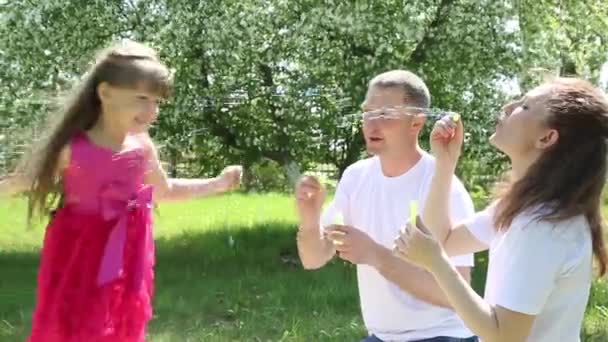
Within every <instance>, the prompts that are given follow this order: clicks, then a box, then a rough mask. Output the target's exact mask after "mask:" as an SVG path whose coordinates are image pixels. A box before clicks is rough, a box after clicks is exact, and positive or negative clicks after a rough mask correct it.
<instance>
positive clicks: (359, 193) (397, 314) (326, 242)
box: [296, 70, 477, 342]
mask: <svg viewBox="0 0 608 342" xmlns="http://www.w3.org/2000/svg"><path fill="white" fill-rule="evenodd" d="M429 106H430V95H429V91H428V89H427V87H426V85H425V84H424V82H423V81H422V80H421V79H420V78H419V77H418V76H416V75H414V74H413V73H411V72H408V71H403V70H394V71H389V72H386V73H383V74H381V75H378V76H376V77H375V78H374V79H373V80H372V81H371V82H370V84H369V88H368V92H367V96H366V99H365V102H364V103H363V112H364V113H363V135H364V137H365V142H366V147H367V150H368V152H369V153H370V154H372V155H374V156H373V157H371V158H368V159H364V160H360V161H358V162H356V163H354V164H353V165H351V166H349V167H348V168H347V169H346V170H345V172H344V174H343V175H342V178H341V180H340V182H339V184H338V187H337V189H336V194H335V198H334V200H333V202H332V203H331V204H330V206H329V207H328V209H327V210H326V211H325V213H324V214H323V215H321V207H322V204H323V200H324V198H325V191H324V189H323V187H322V186H321V185H320V183H319V182H318V181H317V180H316V179H315V178H314V177H304V178H302V179H301V180H300V181H299V182H298V185H297V186H296V204H297V208H298V215H299V218H300V227H299V231H298V250H299V254H300V259H301V260H302V264H303V265H304V267H305V268H306V269H317V268H320V267H322V266H323V265H325V264H326V263H327V262H328V261H329V260H331V258H332V257H333V256H334V255H335V254H336V253H337V254H338V256H339V257H340V258H342V259H344V260H347V261H349V262H351V263H353V264H356V265H357V278H358V285H359V296H360V301H361V311H362V314H363V320H364V322H365V325H366V327H367V329H368V332H369V336H368V337H367V338H365V339H364V340H363V341H367V342H372V341H399V342H401V341H408V342H409V341H449V342H453V341H454V342H455V341H476V340H477V339H476V338H475V337H472V335H473V334H472V333H471V332H470V331H469V330H468V329H467V328H466V327H465V326H464V324H463V323H462V321H461V320H460V319H459V318H458V317H457V316H456V314H455V313H454V311H452V310H451V309H450V308H449V302H448V300H447V298H446V297H445V296H444V294H443V293H442V291H441V289H440V288H439V286H438V285H437V283H436V282H435V279H434V278H433V276H432V275H431V274H430V273H428V272H426V271H424V270H422V269H420V268H418V267H416V266H414V265H412V264H409V263H407V262H404V261H401V260H399V259H398V258H397V257H395V256H394V255H393V254H392V252H391V250H392V247H393V241H394V239H395V238H396V236H397V235H398V232H399V230H400V229H401V228H402V227H404V226H405V224H406V222H407V220H408V217H409V203H410V201H414V200H415V201H417V202H418V203H419V204H420V205H423V204H424V198H425V197H426V193H427V192H428V190H429V186H430V181H431V178H432V176H433V174H432V173H433V171H434V159H433V157H431V156H430V155H429V154H427V153H426V152H424V151H423V150H422V149H421V148H420V147H419V144H418V135H419V132H420V130H421V129H422V127H423V126H424V123H425V120H426V118H425V116H424V115H423V114H422V113H421V112H420V110H416V109H413V108H412V107H417V108H425V107H429ZM453 184H454V186H453V188H452V189H451V197H452V198H451V206H452V212H453V216H454V217H453V220H454V221H458V220H462V219H465V218H467V217H469V216H471V215H473V214H474V208H473V203H472V201H471V198H470V197H469V195H468V193H467V192H466V190H465V188H464V186H463V185H462V183H461V182H460V181H458V180H457V179H456V180H455V181H454V182H453ZM420 210H422V208H421V209H420ZM337 214H341V215H342V217H343V219H344V225H332V224H331V223H332V220H333V219H334V217H336V216H337ZM452 262H453V263H454V265H455V266H457V268H458V270H459V272H460V273H461V274H462V276H463V277H464V278H465V279H467V281H470V269H471V267H472V266H473V256H472V255H465V256H459V257H456V258H453V259H452Z"/></svg>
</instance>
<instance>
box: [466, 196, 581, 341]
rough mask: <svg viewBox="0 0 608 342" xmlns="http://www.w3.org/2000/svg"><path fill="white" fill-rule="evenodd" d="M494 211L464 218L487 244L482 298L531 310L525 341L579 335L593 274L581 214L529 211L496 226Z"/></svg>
mask: <svg viewBox="0 0 608 342" xmlns="http://www.w3.org/2000/svg"><path fill="white" fill-rule="evenodd" d="M494 212H495V210H494V207H493V206H490V207H488V208H487V209H486V210H484V211H482V212H480V213H478V214H476V215H475V216H474V217H473V218H472V219H470V220H468V221H467V222H465V223H464V224H465V226H466V227H467V228H468V229H469V231H471V233H473V235H475V237H476V238H477V239H478V240H479V241H482V242H484V243H486V244H487V245H488V246H489V254H490V255H489V265H488V274H487V282H486V289H485V300H486V301H487V302H488V303H489V304H490V305H495V306H501V307H503V308H506V309H509V310H511V311H515V312H520V313H524V314H528V315H536V319H535V321H534V324H533V326H532V330H531V332H530V335H529V337H528V341H531V342H532V341H533V342H555V341H560V342H570V341H580V331H581V325H582V323H583V316H584V313H585V308H586V306H587V301H588V298H589V291H590V287H591V281H592V277H593V270H592V264H593V262H592V260H593V252H592V243H591V233H590V229H589V225H588V222H587V220H586V218H585V217H584V216H582V215H581V216H576V217H573V218H571V219H568V220H563V221H559V222H547V221H544V220H539V219H538V218H537V217H538V215H537V214H535V213H537V212H533V211H528V212H525V213H522V214H520V215H518V216H517V217H516V218H515V219H514V220H513V223H512V224H511V226H510V227H509V229H507V230H506V231H504V232H503V231H500V232H497V231H496V230H495V228H494V224H493V217H494Z"/></svg>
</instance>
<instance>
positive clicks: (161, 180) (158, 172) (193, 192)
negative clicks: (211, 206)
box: [140, 135, 242, 201]
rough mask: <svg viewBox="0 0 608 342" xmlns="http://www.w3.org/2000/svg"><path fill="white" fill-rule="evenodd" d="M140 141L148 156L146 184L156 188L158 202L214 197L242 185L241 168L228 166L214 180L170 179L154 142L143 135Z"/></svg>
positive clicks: (155, 194)
mask: <svg viewBox="0 0 608 342" xmlns="http://www.w3.org/2000/svg"><path fill="white" fill-rule="evenodd" d="M140 141H141V142H142V143H143V144H144V146H145V151H146V155H147V158H146V159H147V162H148V171H147V173H146V183H147V184H150V185H153V186H154V197H155V200H157V201H183V200H188V199H193V198H198V197H204V196H209V195H214V194H218V193H222V192H226V191H229V190H232V189H235V188H237V187H238V186H239V184H240V179H241V173H242V168H241V166H228V167H226V168H225V169H224V170H223V171H222V173H221V174H220V175H219V176H217V177H214V178H207V179H181V178H169V177H168V176H167V173H166V172H165V170H164V168H163V167H162V164H161V162H160V159H159V157H158V151H157V149H156V147H155V146H154V143H153V142H152V140H151V139H150V138H149V137H147V136H146V135H142V136H140Z"/></svg>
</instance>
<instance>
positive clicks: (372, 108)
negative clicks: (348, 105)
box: [362, 87, 424, 155]
mask: <svg viewBox="0 0 608 342" xmlns="http://www.w3.org/2000/svg"><path fill="white" fill-rule="evenodd" d="M407 106H408V103H407V101H406V96H405V94H404V92H403V90H401V89H399V88H390V87H389V88H383V87H371V88H370V89H369V90H368V92H367V96H366V98H365V102H364V103H363V105H362V110H363V113H364V114H363V136H364V137H365V145H366V148H367V151H368V152H369V153H370V154H374V155H383V154H387V153H388V154H390V153H392V152H394V151H397V150H401V149H402V148H403V146H406V145H407V144H408V143H409V142H411V140H412V139H417V138H418V132H419V131H420V129H421V127H422V125H423V124H424V116H422V115H416V114H417V113H414V112H412V111H408V110H407V109H406V107H407Z"/></svg>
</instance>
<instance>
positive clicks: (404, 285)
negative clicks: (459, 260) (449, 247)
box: [373, 245, 471, 308]
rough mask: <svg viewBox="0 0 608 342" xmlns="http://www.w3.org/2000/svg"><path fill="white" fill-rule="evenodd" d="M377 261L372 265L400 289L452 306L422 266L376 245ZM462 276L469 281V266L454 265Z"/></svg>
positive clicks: (439, 304) (442, 305)
mask: <svg viewBox="0 0 608 342" xmlns="http://www.w3.org/2000/svg"><path fill="white" fill-rule="evenodd" d="M376 259H377V261H376V263H375V264H374V265H373V266H374V267H375V268H376V270H378V272H380V274H381V275H382V276H383V277H384V278H386V279H387V280H389V281H391V282H393V283H394V284H395V285H397V286H399V288H401V289H402V290H404V291H406V292H408V293H410V294H412V295H413V296H415V297H417V298H419V299H421V300H423V301H425V302H428V303H431V304H433V305H437V306H441V307H445V308H452V305H451V304H450V302H449V301H448V298H447V297H446V295H445V294H444V292H443V290H442V289H441V287H439V285H438V284H437V281H436V280H435V277H434V276H433V275H432V274H431V273H430V272H428V271H426V270H425V269H423V268H420V267H418V266H416V265H414V264H411V263H409V262H407V261H404V260H401V259H399V258H398V257H396V256H395V255H393V253H392V252H391V251H390V250H389V249H388V248H385V247H383V246H380V245H378V253H377V257H376ZM456 269H457V270H458V272H459V273H460V274H461V275H462V277H463V278H464V279H465V280H466V281H467V282H468V283H470V282H471V268H470V267H456Z"/></svg>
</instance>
